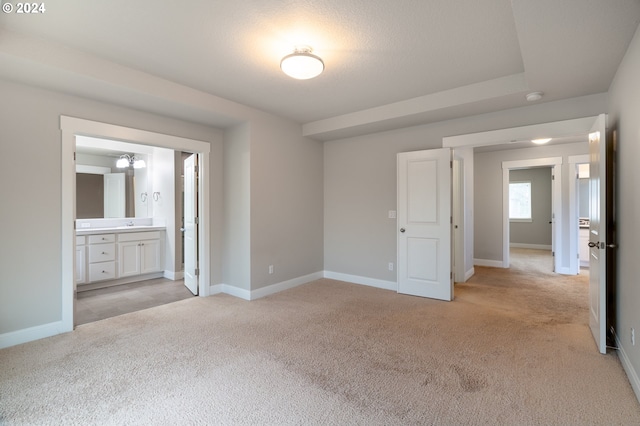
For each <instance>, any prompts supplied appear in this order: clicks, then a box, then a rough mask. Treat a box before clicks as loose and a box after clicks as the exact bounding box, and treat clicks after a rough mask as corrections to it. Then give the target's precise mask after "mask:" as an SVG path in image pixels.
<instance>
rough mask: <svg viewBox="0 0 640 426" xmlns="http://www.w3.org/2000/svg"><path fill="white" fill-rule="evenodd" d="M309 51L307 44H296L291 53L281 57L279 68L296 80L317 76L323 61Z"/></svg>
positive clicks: (322, 69) (321, 69)
mask: <svg viewBox="0 0 640 426" xmlns="http://www.w3.org/2000/svg"><path fill="white" fill-rule="evenodd" d="M311 51H312V49H311V48H310V47H309V46H296V48H295V50H294V51H293V53H291V54H290V55H287V56H285V57H284V58H282V61H280V68H281V69H282V71H283V72H284V73H285V74H287V75H288V76H289V77H293V78H295V79H298V80H308V79H310V78H314V77H317V76H319V75H320V74H322V71H324V62H323V61H322V59H320V57H318V56H316V55H314V54H312V53H311Z"/></svg>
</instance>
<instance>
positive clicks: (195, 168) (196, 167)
mask: <svg viewBox="0 0 640 426" xmlns="http://www.w3.org/2000/svg"><path fill="white" fill-rule="evenodd" d="M193 171H194V172H196V173H198V172H199V171H200V166H198V165H196V166H194V167H193Z"/></svg>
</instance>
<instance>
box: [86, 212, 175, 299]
mask: <svg viewBox="0 0 640 426" xmlns="http://www.w3.org/2000/svg"><path fill="white" fill-rule="evenodd" d="M164 241H165V228H164V227H163V226H152V225H142V226H140V225H138V226H135V225H131V226H116V227H110V228H109V227H105V228H81V229H76V284H78V291H83V290H92V289H96V288H101V287H108V286H112V285H118V284H125V283H130V282H135V281H142V280H146V279H151V278H159V277H162V276H163V274H164V256H163V253H164Z"/></svg>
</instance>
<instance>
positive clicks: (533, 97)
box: [525, 92, 544, 102]
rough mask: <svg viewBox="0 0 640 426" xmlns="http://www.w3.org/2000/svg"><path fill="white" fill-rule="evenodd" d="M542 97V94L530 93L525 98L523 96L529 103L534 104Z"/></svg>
mask: <svg viewBox="0 0 640 426" xmlns="http://www.w3.org/2000/svg"><path fill="white" fill-rule="evenodd" d="M542 96H544V93H542V92H531V93H529V94H527V96H525V98H527V100H528V101H529V102H535V101H539V100H540V99H542Z"/></svg>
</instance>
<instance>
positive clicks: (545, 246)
mask: <svg viewBox="0 0 640 426" xmlns="http://www.w3.org/2000/svg"><path fill="white" fill-rule="evenodd" d="M509 246H511V247H515V248H525V249H534V250H551V249H552V246H551V245H549V244H527V243H509Z"/></svg>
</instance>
